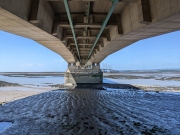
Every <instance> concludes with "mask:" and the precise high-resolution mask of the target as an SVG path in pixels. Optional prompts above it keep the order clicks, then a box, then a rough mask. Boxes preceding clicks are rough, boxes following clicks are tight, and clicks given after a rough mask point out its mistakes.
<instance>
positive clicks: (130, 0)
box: [120, 0, 139, 3]
mask: <svg viewBox="0 0 180 135" xmlns="http://www.w3.org/2000/svg"><path fill="white" fill-rule="evenodd" d="M120 1H121V2H127V3H136V2H138V1H139V0H120Z"/></svg>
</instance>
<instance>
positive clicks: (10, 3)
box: [0, 0, 31, 21]
mask: <svg viewBox="0 0 180 135" xmlns="http://www.w3.org/2000/svg"><path fill="white" fill-rule="evenodd" d="M30 5H31V0H18V1H17V0H0V7H2V8H3V9H5V10H7V11H9V12H11V13H13V14H15V15H17V16H18V17H20V18H22V19H24V20H26V21H28V18H29V12H30Z"/></svg>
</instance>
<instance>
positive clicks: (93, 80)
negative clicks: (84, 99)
mask: <svg viewBox="0 0 180 135" xmlns="http://www.w3.org/2000/svg"><path fill="white" fill-rule="evenodd" d="M64 77H65V84H68V83H71V84H73V85H76V84H80V83H89V84H97V83H99V84H101V83H103V72H99V73H88V72H87V73H71V72H66V73H65V76H64Z"/></svg>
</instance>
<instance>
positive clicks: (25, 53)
mask: <svg viewBox="0 0 180 135" xmlns="http://www.w3.org/2000/svg"><path fill="white" fill-rule="evenodd" d="M103 65H111V67H112V69H116V70H148V69H170V68H180V31H177V32H173V33H169V34H165V35H161V36H157V37H153V38H149V39H145V40H141V41H138V42H136V43H134V44H132V45H130V46H128V47H126V48H124V49H122V50H120V51H118V52H115V53H113V54H111V55H110V56H108V57H107V58H106V59H105V60H104V61H102V63H101V67H102V68H104V67H105V66H103ZM66 69H67V63H66V61H64V60H63V58H62V57H61V56H60V55H58V54H56V53H54V52H52V51H51V50H49V49H47V48H45V47H44V46H42V45H40V44H38V43H36V42H35V41H33V40H30V39H27V38H24V37H20V36H17V35H13V34H10V33H7V32H3V31H0V72H46V71H47V72H50V71H52V72H55V71H66Z"/></svg>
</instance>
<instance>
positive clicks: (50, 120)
mask: <svg viewBox="0 0 180 135" xmlns="http://www.w3.org/2000/svg"><path fill="white" fill-rule="evenodd" d="M179 103H180V94H171V93H169V94H167V93H155V92H143V91H132V90H131V91H130V90H88V89H84V90H83V89H81V90H80V89H79V90H55V91H51V92H46V93H43V94H39V95H35V96H31V97H27V98H24V99H21V100H17V101H14V102H10V103H7V104H5V105H2V106H0V121H10V122H13V124H12V126H11V127H9V128H8V129H6V130H5V131H3V132H0V135H121V134H122V135H141V134H142V135H151V134H152V135H170V134H171V135H173V134H174V135H177V134H180V128H179V127H180V109H179Z"/></svg>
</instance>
